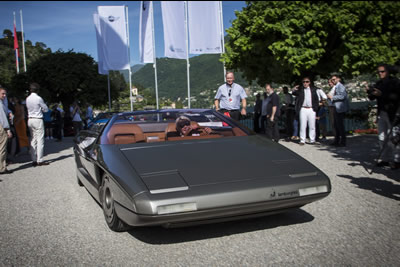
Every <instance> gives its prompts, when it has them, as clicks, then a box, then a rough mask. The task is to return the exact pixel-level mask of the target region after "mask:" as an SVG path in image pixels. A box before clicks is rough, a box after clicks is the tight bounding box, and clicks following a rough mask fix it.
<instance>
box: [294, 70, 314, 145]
mask: <svg viewBox="0 0 400 267" xmlns="http://www.w3.org/2000/svg"><path fill="white" fill-rule="evenodd" d="M301 83H302V84H301V85H300V86H299V85H297V86H295V88H293V91H292V94H293V95H295V96H297V101H296V107H295V109H296V112H297V114H299V119H300V143H299V144H300V145H304V144H305V143H306V129H307V125H308V136H309V138H310V144H315V118H316V112H317V111H318V106H319V100H318V94H317V88H315V87H314V85H313V84H312V82H311V79H310V77H304V78H303V79H302V82H301Z"/></svg>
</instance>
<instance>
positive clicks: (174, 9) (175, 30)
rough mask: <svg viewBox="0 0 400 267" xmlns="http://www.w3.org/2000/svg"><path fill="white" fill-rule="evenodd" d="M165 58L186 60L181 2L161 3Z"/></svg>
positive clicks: (182, 3) (183, 11) (183, 17)
mask: <svg viewBox="0 0 400 267" xmlns="http://www.w3.org/2000/svg"><path fill="white" fill-rule="evenodd" d="M161 12H162V20H163V29H164V52H165V56H166V57H170V58H181V59H185V58H186V56H187V55H186V30H185V9H184V2H183V1H161Z"/></svg>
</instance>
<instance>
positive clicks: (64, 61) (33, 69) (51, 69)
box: [14, 51, 125, 107]
mask: <svg viewBox="0 0 400 267" xmlns="http://www.w3.org/2000/svg"><path fill="white" fill-rule="evenodd" d="M110 77H111V78H112V81H111V98H112V99H116V98H117V97H118V94H119V91H120V87H124V86H125V81H124V80H123V76H122V75H121V74H119V73H115V72H113V73H111V75H110ZM113 79H114V81H113ZM116 80H117V81H116ZM21 81H22V82H21ZM28 81H29V82H37V83H39V84H40V86H41V88H42V89H41V95H42V97H43V99H45V100H46V101H48V102H50V103H54V102H60V101H61V102H62V103H63V106H64V107H68V106H69V105H70V104H71V103H72V102H73V101H74V100H79V101H82V102H89V103H91V104H92V105H94V106H97V105H103V104H106V103H107V102H108V97H107V76H105V75H100V74H98V69H97V64H96V62H95V61H94V59H93V58H92V57H91V56H89V55H87V54H84V53H76V52H73V51H68V52H63V51H57V52H55V53H52V54H49V55H46V56H43V57H41V58H39V59H38V60H36V61H35V62H34V63H32V64H31V65H30V66H29V69H28V73H27V74H26V75H20V76H17V77H16V78H15V79H14V87H15V88H16V89H17V90H19V92H20V93H21V91H22V92H24V91H25V90H26V88H27V83H28ZM117 87H118V88H117Z"/></svg>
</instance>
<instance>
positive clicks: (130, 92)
mask: <svg viewBox="0 0 400 267" xmlns="http://www.w3.org/2000/svg"><path fill="white" fill-rule="evenodd" d="M125 17H126V27H127V30H126V35H127V40H128V57H129V69H128V70H129V96H130V97H129V98H130V100H131V111H133V100H132V72H131V48H130V44H129V12H128V6H125Z"/></svg>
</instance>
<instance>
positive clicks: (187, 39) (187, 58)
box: [184, 1, 190, 108]
mask: <svg viewBox="0 0 400 267" xmlns="http://www.w3.org/2000/svg"><path fill="white" fill-rule="evenodd" d="M187 4H188V3H187V1H184V5H185V33H186V36H185V37H186V72H187V87H188V108H190V72H189V67H190V64H189V38H188V8H187Z"/></svg>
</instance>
